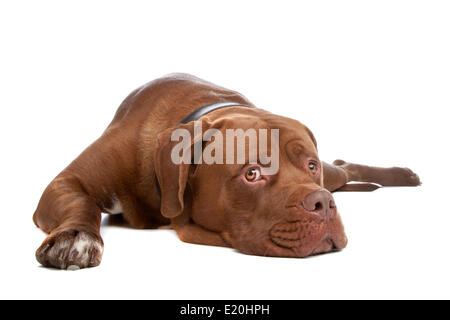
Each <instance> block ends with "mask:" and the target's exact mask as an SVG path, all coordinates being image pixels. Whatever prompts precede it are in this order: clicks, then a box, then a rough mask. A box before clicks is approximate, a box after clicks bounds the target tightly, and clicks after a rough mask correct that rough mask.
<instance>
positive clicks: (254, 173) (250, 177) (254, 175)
mask: <svg viewBox="0 0 450 320" xmlns="http://www.w3.org/2000/svg"><path fill="white" fill-rule="evenodd" d="M260 177H261V170H260V169H259V168H251V169H249V170H248V171H247V172H246V173H245V179H247V181H250V182H253V181H257V180H258V179H259V178H260Z"/></svg>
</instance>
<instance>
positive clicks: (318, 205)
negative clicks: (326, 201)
mask: <svg viewBox="0 0 450 320" xmlns="http://www.w3.org/2000/svg"><path fill="white" fill-rule="evenodd" d="M322 209H323V205H322V202H317V203H316V205H315V206H314V211H320V210H322Z"/></svg>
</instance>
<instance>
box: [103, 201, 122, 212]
mask: <svg viewBox="0 0 450 320" xmlns="http://www.w3.org/2000/svg"><path fill="white" fill-rule="evenodd" d="M112 202H113V205H112V208H105V211H106V212H108V213H110V214H118V213H122V212H123V209H122V204H121V203H120V201H119V199H118V198H117V197H114V198H113V199H112Z"/></svg>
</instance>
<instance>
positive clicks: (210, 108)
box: [155, 101, 251, 198]
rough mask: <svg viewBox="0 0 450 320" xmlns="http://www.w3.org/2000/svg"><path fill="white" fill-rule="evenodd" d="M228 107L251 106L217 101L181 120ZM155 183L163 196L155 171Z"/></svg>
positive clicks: (198, 116)
mask: <svg viewBox="0 0 450 320" xmlns="http://www.w3.org/2000/svg"><path fill="white" fill-rule="evenodd" d="M227 107H245V108H251V107H250V106H249V105H246V104H241V103H237V102H231V101H225V102H215V103H210V104H207V105H204V106H202V107H200V108H198V109H197V110H195V111H194V112H191V113H190V114H189V115H188V116H187V117H186V118H184V119H183V120H181V122H180V124H186V123H189V122H191V121H195V120H198V119H200V117H202V116H204V115H205V114H208V113H210V112H212V111H214V110H217V109H222V108H227ZM155 184H156V191H157V192H158V195H159V197H160V198H161V186H160V185H159V181H158V177H157V176H156V173H155Z"/></svg>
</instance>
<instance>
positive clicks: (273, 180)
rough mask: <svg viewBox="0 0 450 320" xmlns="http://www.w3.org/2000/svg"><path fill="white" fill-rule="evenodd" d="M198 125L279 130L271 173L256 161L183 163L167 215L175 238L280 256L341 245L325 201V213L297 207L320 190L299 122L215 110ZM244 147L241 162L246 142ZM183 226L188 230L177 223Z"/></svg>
mask: <svg viewBox="0 0 450 320" xmlns="http://www.w3.org/2000/svg"><path fill="white" fill-rule="evenodd" d="M205 124H206V125H205ZM205 126H206V127H210V128H211V127H212V128H217V129H219V130H220V131H221V132H223V136H224V137H225V131H226V129H243V130H246V129H249V128H253V129H256V130H258V129H268V130H269V131H270V129H279V170H278V173H277V174H274V175H263V174H260V173H261V169H262V165H261V164H259V163H257V164H249V163H245V164H210V165H208V164H204V163H203V164H197V165H195V166H194V165H192V166H190V168H189V170H188V171H187V178H186V180H187V181H186V184H187V187H186V192H185V196H184V199H183V201H184V202H185V203H184V212H183V214H181V217H178V218H175V219H174V220H173V221H174V223H173V225H174V227H175V230H177V231H178V234H179V235H180V238H181V239H182V240H184V241H187V242H194V243H204V244H214V245H227V246H231V247H233V248H236V249H237V250H239V251H241V252H243V253H246V254H253V255H262V256H281V257H306V256H309V255H312V254H317V253H323V252H328V251H332V250H335V249H342V248H344V247H345V246H346V243H347V238H346V236H345V233H344V227H343V225H342V222H341V218H340V216H339V213H338V212H337V208H336V206H335V205H334V202H332V200H331V202H332V204H333V205H332V208H330V210H329V212H328V214H327V215H320V214H318V213H317V212H314V210H311V211H309V210H307V209H305V207H304V203H303V201H304V199H305V198H306V197H307V196H308V195H309V194H312V193H313V192H315V191H319V190H323V169H322V168H321V162H320V160H319V157H318V153H317V148H316V142H315V139H314V137H313V135H312V134H311V132H310V131H309V130H308V129H307V128H306V127H305V126H304V125H302V124H301V123H299V122H298V121H295V120H292V119H289V118H284V117H280V116H276V115H272V114H268V113H262V114H261V111H260V110H258V111H256V110H249V111H248V115H244V116H243V115H241V114H240V115H233V114H228V115H226V116H220V113H219V112H218V115H216V119H206V121H204V127H205ZM203 129H204V130H205V128H203ZM268 140H269V142H270V139H268ZM207 145H208V142H207V143H204V144H203V147H204V148H205V147H206V146H207ZM224 145H225V141H224ZM246 147H247V149H246V154H247V156H246V160H248V148H249V147H250V146H249V143H248V140H247V143H246ZM268 150H270V144H269V148H268ZM225 152H226V150H225V146H224V155H225ZM224 157H225V156H224ZM181 180H182V179H179V181H181ZM326 192H328V191H326ZM163 197H164V190H163ZM330 197H331V195H330ZM330 199H332V198H330ZM163 204H164V199H163ZM162 211H163V213H164V206H163V208H162ZM183 217H184V218H183ZM187 224H189V225H190V228H189V229H188V228H184V229H183V227H186V225H187ZM194 226H195V228H194ZM187 230H188V231H187ZM183 231H184V232H183ZM195 233H197V234H195ZM214 235H217V238H215V237H214ZM219 238H220V239H221V240H219ZM220 241H223V242H224V243H220Z"/></svg>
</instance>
